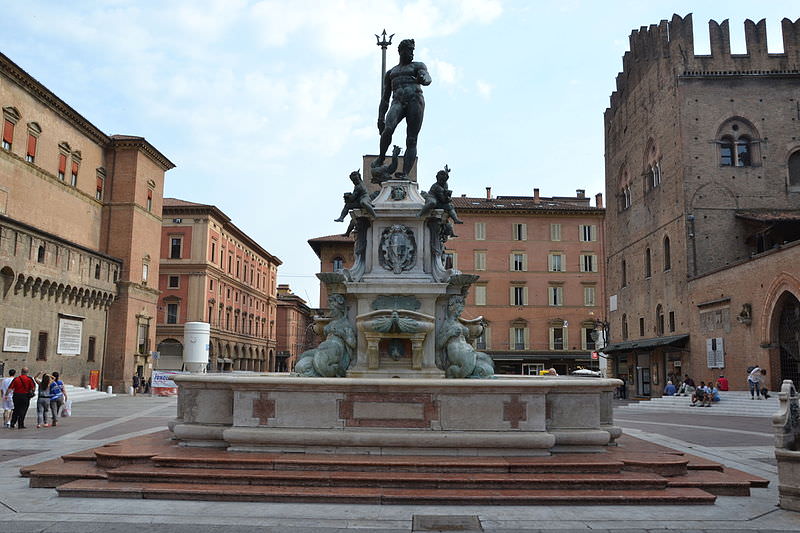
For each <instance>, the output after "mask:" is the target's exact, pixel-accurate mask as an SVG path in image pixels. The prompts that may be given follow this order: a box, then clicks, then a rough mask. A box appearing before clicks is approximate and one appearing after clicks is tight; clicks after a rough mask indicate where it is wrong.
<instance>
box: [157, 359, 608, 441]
mask: <svg viewBox="0 0 800 533" xmlns="http://www.w3.org/2000/svg"><path fill="white" fill-rule="evenodd" d="M175 381H176V383H177V384H178V386H179V388H180V401H179V403H178V419H177V420H176V421H175V423H173V424H172V425H171V429H172V431H173V433H174V434H175V436H176V438H178V439H179V440H180V441H181V443H182V444H183V445H186V446H220V447H227V448H228V449H229V450H238V451H267V452H305V453H362V454H392V455H394V454H402V455H508V456H514V455H522V456H524V455H549V454H551V453H553V452H560V451H564V452H566V451H569V452H601V451H603V450H604V449H605V447H606V446H607V445H609V444H611V443H613V441H614V439H615V438H616V437H617V436H619V433H620V432H619V428H616V427H615V426H614V425H613V420H612V419H611V405H610V402H611V397H612V393H613V390H614V388H615V387H617V386H618V385H619V380H616V379H599V378H569V377H545V376H530V377H522V376H520V377H500V378H496V379H485V380H480V379H464V380H460V379H373V378H361V379H351V378H338V379H337V378H299V377H277V376H268V377H243V376H224V375H213V374H206V375H182V376H176V377H175ZM606 404H608V405H606Z"/></svg>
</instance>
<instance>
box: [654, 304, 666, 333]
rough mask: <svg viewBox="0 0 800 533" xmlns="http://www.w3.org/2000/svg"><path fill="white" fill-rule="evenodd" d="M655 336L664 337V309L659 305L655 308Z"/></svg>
mask: <svg viewBox="0 0 800 533" xmlns="http://www.w3.org/2000/svg"><path fill="white" fill-rule="evenodd" d="M656 335H658V336H659V337H661V336H662V335H664V308H663V307H661V304H658V305H657V306H656Z"/></svg>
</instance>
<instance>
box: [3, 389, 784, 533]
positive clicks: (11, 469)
mask: <svg viewBox="0 0 800 533" xmlns="http://www.w3.org/2000/svg"><path fill="white" fill-rule="evenodd" d="M175 405H176V400H175V399H174V398H151V397H147V396H138V397H134V398H132V397H129V396H118V397H115V398H110V399H103V400H95V401H87V402H82V403H80V404H77V405H76V406H75V413H74V416H73V417H71V418H67V419H64V420H62V421H60V423H59V425H58V426H57V427H55V428H52V427H51V428H42V429H35V420H34V423H33V424H31V423H30V419H29V420H28V422H27V424H28V429H25V430H8V429H3V430H0V484H2V487H3V490H2V491H0V532H3V533H6V532H8V533H34V532H36V533H39V532H48V533H51V532H52V533H78V532H80V533H94V532H98V533H100V532H102V533H117V532H119V533H123V532H125V533H127V532H137V533H140V532H141V531H143V530H146V531H148V532H156V533H167V532H169V533H184V532H185V533H190V532H191V533H196V532H210V533H217V532H218V533H244V532H248V533H251V532H282V531H287V532H304V533H317V532H319V533H322V532H325V533H328V532H334V531H341V530H348V529H355V530H361V531H368V532H376V533H389V532H410V531H420V532H422V531H486V532H497V533H512V532H518V531H525V532H534V531H564V532H567V531H583V532H588V531H592V532H597V531H600V532H611V531H624V532H626V533H635V532H644V531H648V532H650V531H680V532H695V531H697V532H701V531H702V532H712V531H713V532H723V531H724V532H730V531H759V532H773V531H774V532H790V531H791V532H797V531H800V513H792V512H788V511H784V510H781V509H779V508H777V507H776V502H777V488H776V484H777V476H776V467H775V459H774V454H773V448H772V428H771V426H770V423H769V420H768V419H763V418H748V417H733V416H710V415H705V416H702V415H692V414H691V413H689V412H687V413H686V414H680V413H637V414H633V413H625V414H624V415H622V414H620V416H619V418H618V419H617V423H618V424H619V425H620V426H622V427H623V428H624V429H625V431H626V432H627V433H629V434H631V435H633V436H636V437H639V438H643V439H646V440H650V441H653V442H657V443H659V444H662V445H666V446H669V447H672V448H675V449H677V450H681V451H686V452H689V453H692V454H694V455H699V456H703V457H708V458H710V459H712V460H715V461H719V462H721V463H724V464H725V465H727V466H729V467H733V468H737V469H740V470H744V471H746V472H751V473H753V474H756V475H759V476H762V477H764V478H767V479H769V480H770V482H771V483H770V487H769V488H766V489H753V490H752V496H751V497H750V498H741V497H738V498H737V497H726V496H720V497H718V499H717V503H716V504H715V505H713V506H688V507H682V506H630V507H623V506H604V507H599V506H586V507H581V506H580V502H576V505H575V506H574V507H568V506H553V507H545V506H520V507H499V506H498V507H491V506H472V507H470V506H442V507H423V506H407V505H398V506H372V505H334V504H286V503H276V504H268V503H242V502H191V501H165V500H127V499H113V498H109V499H90V498H58V497H57V496H56V492H55V491H54V490H53V489H29V488H28V487H27V483H28V480H27V479H25V478H21V477H19V468H20V467H21V466H25V465H30V464H34V463H38V462H41V461H45V460H49V459H54V458H57V457H59V456H61V455H63V454H65V453H70V452H75V451H79V450H83V449H86V448H90V447H95V446H99V445H102V444H105V443H108V442H113V441H115V440H119V439H123V438H128V437H133V436H137V435H142V434H146V433H149V432H152V431H158V430H161V429H163V428H164V427H165V425H166V422H167V421H168V420H169V419H170V418H171V417H173V416H174V415H175Z"/></svg>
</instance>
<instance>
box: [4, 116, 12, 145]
mask: <svg viewBox="0 0 800 533" xmlns="http://www.w3.org/2000/svg"><path fill="white" fill-rule="evenodd" d="M13 143H14V123H13V122H11V121H10V120H8V119H6V121H5V122H4V123H3V149H5V150H11V145H12V144H13Z"/></svg>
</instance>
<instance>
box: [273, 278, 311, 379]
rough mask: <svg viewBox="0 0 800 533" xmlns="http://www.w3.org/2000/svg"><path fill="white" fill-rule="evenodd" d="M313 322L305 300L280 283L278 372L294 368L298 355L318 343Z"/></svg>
mask: <svg viewBox="0 0 800 533" xmlns="http://www.w3.org/2000/svg"><path fill="white" fill-rule="evenodd" d="M312 324H313V314H312V312H311V308H310V307H308V305H307V304H306V302H305V300H303V299H302V298H300V297H299V296H297V295H296V294H294V293H292V291H291V289H290V288H289V285H284V284H282V285H278V318H277V362H276V366H275V371H276V372H289V371H290V370H293V369H294V364H295V363H296V362H297V356H298V355H300V354H301V353H303V352H304V351H306V350H308V349H309V348H311V347H313V346H315V345H316V344H317V343H316V342H314V341H315V340H316V336H315V335H314V333H313V331H312V330H311V325H312Z"/></svg>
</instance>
